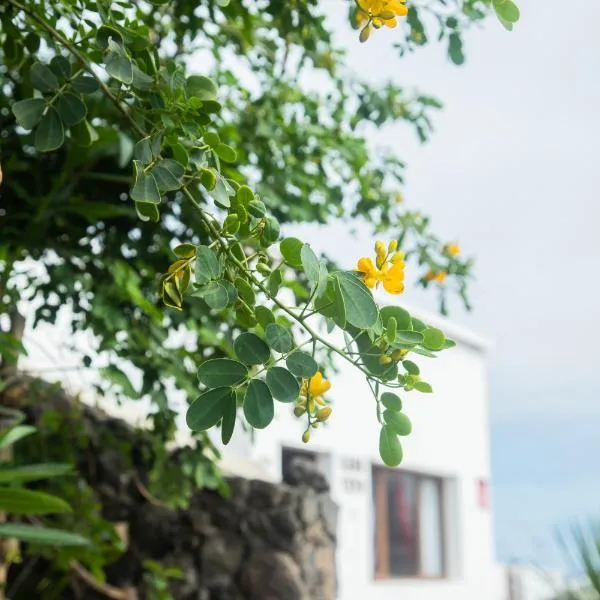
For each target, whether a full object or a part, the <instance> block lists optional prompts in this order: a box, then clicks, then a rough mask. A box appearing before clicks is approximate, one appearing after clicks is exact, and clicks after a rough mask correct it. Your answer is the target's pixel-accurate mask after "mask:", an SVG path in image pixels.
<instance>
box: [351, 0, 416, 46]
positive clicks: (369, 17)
mask: <svg viewBox="0 0 600 600" xmlns="http://www.w3.org/2000/svg"><path fill="white" fill-rule="evenodd" d="M356 4H357V5H358V9H357V10H356V13H355V17H354V18H355V24H356V27H361V26H362V24H363V23H365V22H366V25H365V26H364V27H363V29H362V30H361V32H360V36H359V39H360V41H361V42H366V41H367V40H368V39H369V35H370V34H371V27H375V29H379V28H380V27H383V26H384V25H385V26H386V27H391V28H393V27H396V26H397V25H398V21H396V17H405V16H406V15H407V14H408V8H407V7H406V0H356Z"/></svg>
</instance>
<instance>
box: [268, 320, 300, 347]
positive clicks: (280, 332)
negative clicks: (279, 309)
mask: <svg viewBox="0 0 600 600" xmlns="http://www.w3.org/2000/svg"><path fill="white" fill-rule="evenodd" d="M265 335H266V338H267V343H268V344H269V346H271V348H273V350H275V351H276V352H279V353H281V354H283V353H284V352H289V351H290V350H291V349H292V346H293V344H294V341H293V339H292V334H291V333H290V331H289V329H287V328H285V327H282V326H281V325H277V323H271V324H270V325H267V327H266V329H265Z"/></svg>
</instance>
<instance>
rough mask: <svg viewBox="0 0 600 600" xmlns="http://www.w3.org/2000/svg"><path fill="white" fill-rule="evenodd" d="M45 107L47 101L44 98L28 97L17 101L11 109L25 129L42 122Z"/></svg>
mask: <svg viewBox="0 0 600 600" xmlns="http://www.w3.org/2000/svg"><path fill="white" fill-rule="evenodd" d="M45 107H46V102H45V100H43V99H42V98H28V99H27V100H19V102H15V103H14V104H13V105H12V106H11V109H12V111H13V114H14V115H15V118H16V119H17V123H18V124H19V125H20V126H21V127H23V129H33V128H34V127H35V126H36V125H37V124H38V123H39V122H40V119H41V118H42V114H43V113H44V108H45Z"/></svg>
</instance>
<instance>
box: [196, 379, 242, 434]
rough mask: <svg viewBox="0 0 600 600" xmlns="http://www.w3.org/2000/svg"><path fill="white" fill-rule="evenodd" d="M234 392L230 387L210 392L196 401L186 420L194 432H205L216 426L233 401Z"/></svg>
mask: <svg viewBox="0 0 600 600" xmlns="http://www.w3.org/2000/svg"><path fill="white" fill-rule="evenodd" d="M231 396H233V392H232V390H231V388H229V387H219V388H216V389H214V390H209V391H208V392H205V393H204V394H202V395H201V396H199V397H198V399H197V400H195V401H194V402H193V403H192V405H191V406H190V407H189V408H188V411H187V414H186V416H185V420H186V422H187V425H188V427H189V428H190V429H191V430H192V431H203V430H205V429H210V428H211V427H213V426H214V425H216V424H217V423H218V422H219V421H220V420H221V418H222V417H223V415H224V414H225V410H226V408H227V402H228V401H231Z"/></svg>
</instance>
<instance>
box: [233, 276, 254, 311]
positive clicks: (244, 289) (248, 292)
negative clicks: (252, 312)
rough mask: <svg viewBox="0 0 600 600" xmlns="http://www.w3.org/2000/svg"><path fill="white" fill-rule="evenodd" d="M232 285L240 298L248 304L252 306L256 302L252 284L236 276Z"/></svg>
mask: <svg viewBox="0 0 600 600" xmlns="http://www.w3.org/2000/svg"><path fill="white" fill-rule="evenodd" d="M234 285H235V288H236V289H237V291H238V294H239V296H240V298H241V299H242V300H243V301H244V302H245V303H246V304H247V305H248V306H254V304H255V303H256V294H255V293H254V290H253V289H252V286H251V285H250V284H249V283H248V282H247V281H246V280H245V279H244V278H243V277H236V278H235V282H234Z"/></svg>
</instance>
